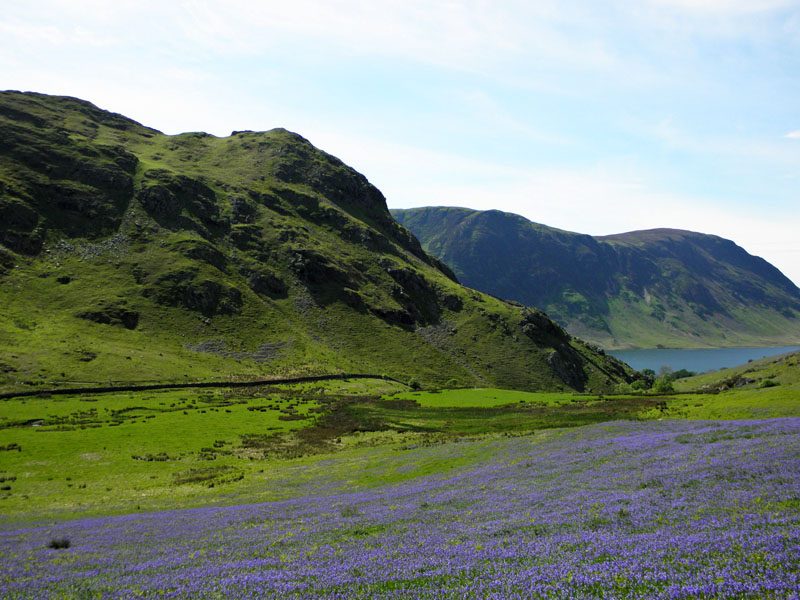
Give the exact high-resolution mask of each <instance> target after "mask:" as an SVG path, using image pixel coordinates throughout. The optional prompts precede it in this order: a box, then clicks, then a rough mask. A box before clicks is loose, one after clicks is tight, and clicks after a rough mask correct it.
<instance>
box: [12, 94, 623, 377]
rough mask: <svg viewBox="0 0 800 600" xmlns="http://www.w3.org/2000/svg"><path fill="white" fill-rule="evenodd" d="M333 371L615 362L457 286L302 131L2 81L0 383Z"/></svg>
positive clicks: (531, 314)
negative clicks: (209, 125) (137, 108)
mask: <svg viewBox="0 0 800 600" xmlns="http://www.w3.org/2000/svg"><path fill="white" fill-rule="evenodd" d="M338 372H347V373H372V374H380V375H389V376H391V377H394V378H397V379H399V380H401V381H406V382H409V381H412V380H417V381H419V382H420V383H421V384H422V385H423V386H427V385H441V384H444V383H447V382H449V383H450V384H451V385H464V386H472V385H491V386H499V387H507V388H518V389H528V390H540V389H541V390H567V389H574V390H588V389H594V390H603V389H607V388H609V387H611V386H613V385H615V384H616V383H617V382H618V381H620V380H622V379H626V378H628V377H629V374H630V370H629V369H628V368H627V367H625V366H623V365H622V364H621V363H619V362H617V361H616V360H614V359H612V358H610V357H608V356H606V355H604V354H602V353H600V352H598V351H597V350H596V349H595V348H593V347H591V346H589V345H587V344H584V343H583V342H581V341H579V340H576V339H574V338H572V337H571V336H569V335H568V334H566V333H565V332H564V331H563V330H562V329H561V328H560V327H558V326H556V325H554V324H553V323H552V322H551V321H549V320H548V319H547V318H546V317H545V316H544V315H543V314H542V313H541V312H539V311H537V310H533V309H527V308H524V307H523V306H521V305H519V304H516V303H511V302H505V301H502V300H499V299H496V298H493V297H491V296H488V295H486V294H483V293H479V292H476V291H474V290H471V289H467V288H464V287H462V286H461V285H459V284H458V283H457V282H456V280H455V277H454V276H453V274H452V273H451V272H450V270H449V269H448V268H447V267H445V266H443V265H442V264H441V263H440V262H439V261H438V260H437V259H435V258H431V257H430V256H429V255H427V254H426V253H425V252H424V251H423V250H422V248H421V246H420V245H419V243H418V241H417V240H416V238H415V237H414V236H413V235H411V234H410V233H409V232H408V231H407V230H406V229H405V228H404V227H402V226H400V225H398V224H397V223H396V222H395V221H394V220H393V219H392V218H391V216H390V214H389V212H388V210H387V208H386V201H385V199H384V197H383V195H382V194H381V193H380V191H378V190H377V189H376V188H375V187H373V186H372V185H370V184H369V182H368V181H367V179H366V178H365V177H364V176H363V175H361V174H359V173H357V172H355V171H354V170H352V169H350V168H349V167H347V166H346V165H344V164H343V163H342V162H341V161H339V160H338V159H336V158H335V157H333V156H331V155H329V154H326V153H325V152H322V151H320V150H318V149H316V148H315V147H314V146H312V145H311V144H310V143H309V142H308V141H307V140H305V139H304V138H302V137H301V136H299V135H297V134H294V133H290V132H288V131H285V130H282V129H275V130H272V131H269V132H251V131H243V132H234V133H233V134H231V135H230V136H228V137H224V138H218V137H215V136H212V135H208V134H204V133H185V134H181V135H176V136H168V135H164V134H162V133H160V132H158V131H155V130H153V129H149V128H147V127H144V126H142V125H140V124H138V123H136V122H134V121H131V120H129V119H127V118H125V117H123V116H120V115H117V114H112V113H108V112H106V111H103V110H100V109H98V108H97V107H95V106H93V105H92V104H89V103H88V102H85V101H82V100H77V99H74V98H65V97H52V96H45V95H41V94H32V93H25V94H23V93H19V92H3V93H0V388H2V389H3V390H9V389H13V390H24V389H37V388H49V387H64V386H72V385H80V384H84V383H102V384H108V383H109V382H111V383H119V382H164V381H193V380H212V379H221V380H229V379H236V378H253V377H261V376H267V377H278V376H291V375H305V374H326V373H338Z"/></svg>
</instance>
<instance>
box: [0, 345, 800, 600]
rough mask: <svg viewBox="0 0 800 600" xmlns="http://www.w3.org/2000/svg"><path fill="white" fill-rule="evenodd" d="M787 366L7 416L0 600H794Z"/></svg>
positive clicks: (26, 411)
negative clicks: (674, 376) (690, 387)
mask: <svg viewBox="0 0 800 600" xmlns="http://www.w3.org/2000/svg"><path fill="white" fill-rule="evenodd" d="M794 361H795V357H790V358H789V359H783V360H781V361H779V362H776V361H764V362H763V364H761V363H759V364H755V366H747V367H746V372H745V370H742V373H739V371H733V374H732V375H730V374H729V375H727V379H731V377H739V378H741V377H744V376H746V378H747V381H749V382H750V383H748V384H747V385H748V386H750V388H749V389H738V388H737V389H733V390H731V391H727V392H721V393H715V394H682V395H673V396H660V397H658V396H655V397H654V396H627V397H603V396H581V395H574V394H559V393H555V394H530V393H524V392H514V391H508V390H497V389H483V390H481V389H469V390H442V391H440V392H408V391H405V392H401V386H397V385H396V384H393V383H392V382H387V381H363V380H361V381H345V382H328V383H325V384H317V383H314V384H303V385H295V386H282V387H278V386H273V387H265V388H255V389H248V390H234V389H229V390H225V389H222V390H213V391H202V392H198V391H192V392H189V391H187V390H164V391H152V392H148V393H122V392H121V393H118V394H102V395H97V396H94V397H86V396H82V395H76V396H61V397H56V396H54V397H50V398H47V397H43V398H22V399H14V400H6V401H4V403H3V412H2V415H1V418H0V450H2V458H3V462H2V468H1V469H0V478H2V483H1V487H2V492H0V494H2V495H0V508H2V515H3V517H2V520H1V521H0V564H1V565H2V566H3V569H2V572H1V574H0V597H3V598H9V599H18V600H21V599H34V598H37V599H38V598H57V599H62V600H72V599H79V598H80V599H83V598H119V599H122V598H125V599H127V598H181V599H183V598H185V599H188V598H192V599H194V598H200V599H211V598H233V597H235V598H331V599H333V598H348V599H349V598H437V599H439V598H459V599H464V598H476V599H477V598H481V599H483V598H498V599H499V598H502V599H507V598H511V599H513V598H642V599H644V598H648V599H652V598H656V599H657V598H687V599H688V598H782V599H783V598H797V597H798V595H797V590H798V589H800V562H798V560H797V557H798V556H800V502H799V501H798V499H799V498H800V477H798V475H797V465H798V464H800V382H798V381H797V380H796V379H795V378H794V373H795V370H794V368H793V367H794V365H795V362H794ZM743 369H744V368H743ZM759 369H761V370H759ZM762 376H763V377H770V378H772V379H773V380H774V383H775V385H773V386H770V387H768V388H763V389H762V388H760V386H759V382H758V379H759V378H760V377H762ZM706 377H707V376H706ZM727 379H726V381H727ZM700 380H701V381H705V379H702V378H700ZM793 594H794V595H793Z"/></svg>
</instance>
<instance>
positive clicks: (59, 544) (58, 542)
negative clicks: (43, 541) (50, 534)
mask: <svg viewBox="0 0 800 600" xmlns="http://www.w3.org/2000/svg"><path fill="white" fill-rule="evenodd" d="M71 545H72V542H70V541H69V538H66V537H60V538H53V539H52V540H50V542H49V543H48V544H47V547H48V548H53V549H54V550H64V549H66V548H69V547H70V546H71Z"/></svg>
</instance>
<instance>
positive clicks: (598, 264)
mask: <svg viewBox="0 0 800 600" xmlns="http://www.w3.org/2000/svg"><path fill="white" fill-rule="evenodd" d="M391 212H392V215H393V216H394V217H395V218H396V219H398V221H399V222H401V223H403V224H404V225H406V226H407V227H409V229H411V230H412V231H413V232H414V234H415V235H417V237H418V238H419V239H420V240H421V242H422V244H423V247H424V248H425V249H426V250H427V251H428V252H430V253H432V254H434V255H436V256H438V257H439V258H440V259H442V260H443V261H444V262H446V263H448V264H449V265H450V266H451V267H452V268H453V270H454V272H455V273H456V275H457V276H458V277H459V279H460V280H461V281H462V282H463V283H464V284H465V285H468V286H470V287H474V288H476V289H480V290H482V291H486V292H489V293H492V294H494V295H497V296H501V297H505V298H510V299H513V300H516V301H519V302H523V303H525V304H529V305H534V306H538V307H540V308H541V309H542V310H544V311H545V312H546V313H547V314H548V315H550V316H551V317H553V318H554V319H555V320H556V321H557V322H559V323H560V324H561V325H562V326H564V327H566V329H567V330H568V331H569V332H570V333H572V334H574V335H578V336H580V337H582V338H584V339H587V340H589V341H591V342H593V343H596V344H599V345H601V346H603V347H606V348H626V347H627V348H630V347H658V346H668V347H712V346H735V345H762V344H763V345H772V344H781V343H784V342H788V343H793V342H794V341H796V340H797V339H798V337H800V290H798V288H797V287H796V286H795V285H794V284H793V283H792V282H791V281H790V280H789V279H788V278H786V277H785V276H784V275H783V274H782V273H780V271H779V270H778V269H776V268H775V267H774V266H773V265H770V264H769V263H768V262H767V261H765V260H764V259H762V258H760V257H755V256H752V255H750V254H748V253H747V252H746V251H745V250H743V249H742V248H740V247H739V246H737V245H736V244H735V243H734V242H732V241H730V240H726V239H725V238H722V237H719V236H715V235H709V234H703V233H698V232H691V231H685V230H677V229H666V228H660V229H652V230H640V231H633V232H627V233H621V234H614V235H609V236H596V237H593V236H589V235H586V234H580V233H574V232H568V231H564V230H560V229H556V228H552V227H548V226H546V225H542V224H539V223H533V222H531V221H529V220H528V219H525V218H524V217H521V216H520V215H515V214H513V213H503V212H501V211H474V210H471V209H464V208H449V207H426V208H419V209H408V210H402V209H392V210H391Z"/></svg>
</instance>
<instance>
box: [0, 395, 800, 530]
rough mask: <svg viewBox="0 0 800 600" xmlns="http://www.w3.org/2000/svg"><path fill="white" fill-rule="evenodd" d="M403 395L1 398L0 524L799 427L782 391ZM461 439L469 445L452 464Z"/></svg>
mask: <svg viewBox="0 0 800 600" xmlns="http://www.w3.org/2000/svg"><path fill="white" fill-rule="evenodd" d="M401 390H402V386H399V385H397V384H393V383H391V382H387V381H376V380H351V381H344V382H343V381H331V382H325V383H324V384H319V383H306V384H301V385H293V386H272V387H264V388H253V389H244V390H243V389H218V390H213V391H198V390H166V391H150V392H146V393H134V392H130V393H108V394H96V395H92V396H90V397H87V396H82V395H67V396H54V397H30V398H16V399H11V400H6V401H4V402H3V404H2V411H0V415H2V416H1V417H0V449H2V450H0V451H1V452H2V468H1V469H0V479H2V482H0V483H1V484H2V485H0V487H2V488H4V489H2V490H0V507H2V513H3V515H4V516H5V518H6V519H14V520H19V519H26V520H36V519H39V518H43V517H61V518H66V517H72V516H77V515H87V514H107V513H115V512H129V511H132V510H152V509H165V508H172V507H185V506H198V505H206V504H218V503H224V504H229V503H236V502H240V501H244V500H245V499H247V500H274V499H278V498H284V497H291V496H293V495H295V494H297V493H300V492H299V490H302V489H304V486H307V485H317V484H319V485H323V483H322V482H324V481H328V480H329V479H330V478H333V480H335V481H338V483H337V484H336V485H345V486H346V485H348V482H350V483H353V482H357V483H358V484H359V485H361V486H367V487H369V486H370V485H378V484H380V483H385V482H387V481H395V480H396V481H404V480H406V479H410V478H413V477H417V476H420V475H423V474H425V475H432V474H436V473H447V472H448V471H449V470H450V469H451V468H455V467H456V466H459V465H461V466H463V465H465V464H474V463H475V462H479V461H480V460H481V457H480V449H479V448H480V447H481V446H482V442H481V441H480V440H486V443H490V442H491V440H492V439H494V438H496V437H498V436H500V437H505V436H518V435H530V434H533V433H534V432H539V433H537V435H546V433H545V432H547V431H557V430H558V429H559V428H571V427H576V426H582V425H588V424H592V423H599V422H607V421H614V420H619V419H623V420H642V419H645V420H647V419H664V418H679V419H748V418H771V417H781V416H798V415H800V389H797V387H787V386H777V387H771V388H765V389H752V390H735V391H730V392H723V393H719V394H691V395H679V396H665V397H653V396H627V397H625V396H613V397H608V396H606V397H603V396H596V395H595V396H591V395H578V394H566V393H526V392H519V391H512V390H502V389H492V388H484V389H461V390H458V389H448V390H441V391H427V392H408V391H401ZM467 440H470V441H472V442H474V443H475V444H477V446H476V445H472V446H469V447H470V448H473V450H471V451H470V453H468V455H464V454H463V449H464V448H466V447H467V446H468V445H464V444H463V443H460V442H464V441H467ZM428 446H442V447H443V449H445V448H449V450H447V451H443V452H441V453H438V454H436V458H431V459H430V460H428V459H425V460H423V461H422V462H418V463H417V462H415V463H413V464H406V465H404V466H403V467H402V469H400V470H398V467H397V464H396V455H397V452H401V453H402V452H403V451H404V450H408V449H413V448H421V447H428ZM476 448H478V449H476ZM315 482H316V483H315Z"/></svg>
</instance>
